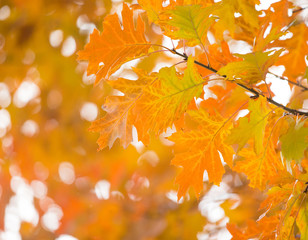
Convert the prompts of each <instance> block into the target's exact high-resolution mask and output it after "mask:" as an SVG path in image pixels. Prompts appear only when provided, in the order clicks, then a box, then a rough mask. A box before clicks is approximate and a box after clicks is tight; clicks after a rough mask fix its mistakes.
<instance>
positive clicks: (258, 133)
mask: <svg viewBox="0 0 308 240" xmlns="http://www.w3.org/2000/svg"><path fill="white" fill-rule="evenodd" d="M248 109H249V110H250V115H249V117H247V116H245V117H242V118H240V119H239V121H238V122H239V123H238V126H237V127H235V128H233V129H232V130H231V132H230V135H229V136H228V137H227V139H226V143H227V144H237V145H238V148H237V152H239V151H240V150H241V149H242V148H243V147H244V146H245V144H246V143H247V142H248V140H249V139H251V138H253V139H254V151H255V153H256V154H257V155H258V154H260V152H261V151H262V148H263V138H264V133H265V126H266V124H267V118H268V114H269V113H270V112H271V110H270V111H269V108H268V107H267V101H266V98H264V97H259V98H258V99H257V100H252V99H251V100H250V102H249V105H248Z"/></svg>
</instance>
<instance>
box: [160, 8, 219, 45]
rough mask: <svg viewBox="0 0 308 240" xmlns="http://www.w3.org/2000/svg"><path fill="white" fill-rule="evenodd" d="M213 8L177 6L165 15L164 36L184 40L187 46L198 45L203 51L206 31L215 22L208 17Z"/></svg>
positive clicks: (212, 18)
mask: <svg viewBox="0 0 308 240" xmlns="http://www.w3.org/2000/svg"><path fill="white" fill-rule="evenodd" d="M215 7H216V5H213V6H210V7H202V6H201V5H185V6H177V7H176V8H175V9H173V10H170V11H168V12H167V13H166V14H167V17H166V19H167V20H165V21H163V24H164V27H165V34H166V35H168V36H170V37H171V38H172V39H185V40H186V44H187V45H188V46H195V45H197V44H199V45H201V46H202V47H203V49H205V44H206V42H207V35H206V33H207V30H208V29H209V27H210V26H211V24H212V23H213V22H214V20H215V17H214V16H210V15H211V13H212V12H213V11H214V9H215Z"/></svg>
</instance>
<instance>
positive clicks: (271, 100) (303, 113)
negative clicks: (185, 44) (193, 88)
mask: <svg viewBox="0 0 308 240" xmlns="http://www.w3.org/2000/svg"><path fill="white" fill-rule="evenodd" d="M165 48H166V47H165ZM167 49H168V48H167ZM169 51H170V52H172V53H174V54H176V55H178V56H181V57H182V58H183V59H184V60H185V61H186V60H187V59H188V56H187V55H186V54H185V53H179V52H177V51H176V50H175V49H169ZM194 63H195V64H197V65H199V66H201V67H203V68H206V69H208V70H210V71H212V72H214V73H217V72H218V71H217V70H216V69H214V68H212V67H209V66H207V65H204V64H203V63H200V62H198V61H196V60H195V61H194ZM220 76H221V75H220ZM222 77H224V78H225V77H226V76H224V75H223V76H222ZM233 82H234V83H235V84H237V85H238V86H240V87H242V88H244V89H246V90H247V91H249V92H251V93H253V94H254V96H253V98H257V97H259V96H263V97H266V96H264V94H262V93H259V92H258V91H256V90H255V89H254V88H250V87H247V86H246V85H244V84H241V83H238V82H236V81H233ZM300 86H301V85H300ZM266 99H267V101H268V102H269V103H271V104H273V105H275V106H277V107H279V108H282V109H283V110H285V111H287V112H289V113H291V114H293V115H302V116H308V112H303V111H300V110H296V109H293V108H288V107H286V106H284V105H282V104H280V103H278V102H276V101H274V100H273V99H272V98H269V97H266Z"/></svg>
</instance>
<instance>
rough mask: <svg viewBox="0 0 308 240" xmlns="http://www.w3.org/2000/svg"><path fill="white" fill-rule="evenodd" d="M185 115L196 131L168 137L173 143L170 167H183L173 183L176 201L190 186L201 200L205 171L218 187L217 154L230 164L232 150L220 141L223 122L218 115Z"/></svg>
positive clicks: (202, 112)
mask: <svg viewBox="0 0 308 240" xmlns="http://www.w3.org/2000/svg"><path fill="white" fill-rule="evenodd" d="M187 114H188V116H189V117H190V118H191V119H192V120H193V121H195V122H196V123H197V124H198V126H199V127H198V128H197V129H195V130H190V131H178V132H176V133H174V134H172V136H171V137H169V139H170V140H171V141H173V142H175V158H174V159H173V160H172V164H173V165H176V166H181V167H183V169H182V170H181V172H180V173H179V175H178V176H177V178H176V183H178V184H179V191H178V199H181V198H182V197H183V196H184V195H185V193H186V191H187V189H188V188H189V187H190V186H192V187H193V188H194V190H195V193H196V195H197V196H200V193H201V191H202V189H203V175H204V171H207V173H208V176H209V182H213V183H215V184H217V185H219V183H220V182H221V178H222V175H223V174H224V172H225V170H224V167H223V165H222V163H221V159H220V154H219V152H220V153H221V154H222V155H223V157H224V160H225V161H226V162H227V163H228V164H230V163H231V162H232V159H231V152H232V150H231V149H230V147H229V146H227V145H225V144H224V143H223V141H222V139H223V137H224V135H225V132H226V129H225V128H224V127H225V124H226V120H225V119H223V118H222V117H221V116H220V115H218V114H217V115H216V116H210V115H209V114H208V113H207V112H206V110H205V109H202V108H201V109H199V110H198V111H189V112H187ZM218 151H219V152H218Z"/></svg>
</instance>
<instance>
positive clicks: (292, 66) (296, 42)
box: [272, 23, 308, 79]
mask: <svg viewBox="0 0 308 240" xmlns="http://www.w3.org/2000/svg"><path fill="white" fill-rule="evenodd" d="M289 31H290V33H292V37H291V38H289V39H286V40H281V41H276V42H274V43H273V44H272V45H273V46H274V47H276V46H277V47H284V48H286V49H287V50H288V53H286V54H285V55H283V56H281V58H280V59H279V61H278V63H286V62H287V63H289V64H288V67H287V68H286V71H285V72H284V74H285V75H286V76H287V77H289V78H290V79H292V78H293V79H294V78H296V77H298V76H299V75H302V74H304V72H305V70H306V67H307V64H306V62H305V56H306V55H307V54H308V44H307V39H308V27H307V26H306V25H305V23H301V24H297V25H294V26H292V27H290V29H289Z"/></svg>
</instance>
